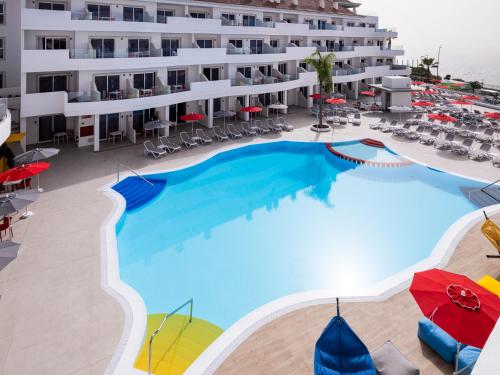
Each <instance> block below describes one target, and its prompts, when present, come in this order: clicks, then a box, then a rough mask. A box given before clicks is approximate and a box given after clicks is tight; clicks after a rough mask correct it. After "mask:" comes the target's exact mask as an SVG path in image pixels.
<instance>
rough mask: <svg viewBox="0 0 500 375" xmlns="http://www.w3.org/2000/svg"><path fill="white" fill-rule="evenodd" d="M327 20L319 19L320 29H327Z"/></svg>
mask: <svg viewBox="0 0 500 375" xmlns="http://www.w3.org/2000/svg"><path fill="white" fill-rule="evenodd" d="M326 24H327V22H326V21H323V20H318V30H326Z"/></svg>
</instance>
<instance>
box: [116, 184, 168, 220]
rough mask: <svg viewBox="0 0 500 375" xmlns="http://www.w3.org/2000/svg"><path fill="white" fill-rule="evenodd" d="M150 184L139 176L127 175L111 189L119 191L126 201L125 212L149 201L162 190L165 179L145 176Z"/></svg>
mask: <svg viewBox="0 0 500 375" xmlns="http://www.w3.org/2000/svg"><path fill="white" fill-rule="evenodd" d="M147 181H149V182H150V183H152V184H153V185H152V186H151V185H150V184H148V183H147V182H146V181H144V179H142V178H140V177H135V176H134V177H127V178H126V179H124V180H122V181H120V182H119V183H117V184H116V185H114V186H113V190H114V191H116V192H117V193H120V194H121V195H122V196H123V198H125V201H126V202H127V208H126V210H127V212H130V211H133V210H135V209H137V208H139V207H142V206H144V205H145V204H146V203H149V202H151V201H152V200H153V199H154V198H156V197H157V196H158V195H160V193H161V192H162V191H163V188H164V187H165V185H166V184H167V181H166V180H162V179H156V178H147Z"/></svg>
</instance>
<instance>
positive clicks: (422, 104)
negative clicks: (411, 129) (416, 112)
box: [412, 101, 436, 107]
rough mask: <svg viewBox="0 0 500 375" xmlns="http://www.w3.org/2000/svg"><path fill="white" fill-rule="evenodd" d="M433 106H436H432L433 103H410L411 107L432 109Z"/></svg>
mask: <svg viewBox="0 0 500 375" xmlns="http://www.w3.org/2000/svg"><path fill="white" fill-rule="evenodd" d="M435 105H436V104H434V103H433V102H425V101H420V102H414V103H412V106H414V107H434V106H435Z"/></svg>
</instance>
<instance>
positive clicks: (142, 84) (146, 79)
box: [134, 73, 156, 90]
mask: <svg viewBox="0 0 500 375" xmlns="http://www.w3.org/2000/svg"><path fill="white" fill-rule="evenodd" d="M155 78H156V74H155V73H138V74H134V88H135V89H150V90H152V89H153V88H154V85H155Z"/></svg>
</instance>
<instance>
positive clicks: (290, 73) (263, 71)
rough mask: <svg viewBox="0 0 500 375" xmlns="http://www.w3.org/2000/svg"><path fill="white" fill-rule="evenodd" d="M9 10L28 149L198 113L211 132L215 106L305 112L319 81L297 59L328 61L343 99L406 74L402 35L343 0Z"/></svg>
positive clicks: (105, 0)
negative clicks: (325, 57)
mask: <svg viewBox="0 0 500 375" xmlns="http://www.w3.org/2000/svg"><path fill="white" fill-rule="evenodd" d="M11 3H14V2H11V1H8V2H5V1H3V2H2V1H0V4H2V5H3V7H4V14H3V17H4V22H5V21H6V25H7V27H8V25H9V23H10V21H11V20H12V21H13V22H12V23H13V24H14V23H15V22H14V21H15V19H14V18H13V17H18V14H20V17H19V18H18V19H20V27H19V30H20V31H18V32H20V33H21V35H20V38H19V37H17V36H16V30H10V31H9V32H8V33H7V35H6V37H5V36H2V37H1V38H0V40H2V43H4V45H6V46H7V53H6V54H4V59H5V61H7V68H8V69H6V68H5V67H4V65H1V64H0V67H2V68H0V72H2V70H3V71H7V76H6V77H5V75H4V77H3V80H4V81H5V80H6V81H7V83H8V84H9V85H11V86H12V87H16V86H18V87H19V90H20V94H21V110H20V117H19V128H20V131H22V132H26V138H25V144H41V143H44V142H52V141H53V140H54V139H56V140H60V138H62V139H63V140H66V139H69V142H76V144H77V145H78V146H79V147H84V146H91V148H92V149H93V150H94V151H99V148H100V143H101V142H103V141H106V140H107V139H109V135H110V134H111V133H113V134H116V132H120V133H121V134H123V136H124V137H125V138H127V139H128V140H129V141H130V142H132V143H135V142H138V141H140V139H141V137H142V133H143V132H144V130H143V126H144V123H145V122H147V121H149V120H150V119H151V118H159V119H161V120H168V121H172V122H178V121H179V117H180V116H182V115H183V114H185V113H190V112H197V113H204V114H206V115H207V118H206V119H205V120H204V123H203V124H204V125H205V126H207V127H208V128H210V127H212V125H213V121H214V120H213V118H214V113H216V112H218V111H220V110H232V111H235V112H238V109H239V108H240V107H241V106H246V105H260V106H263V107H264V108H265V107H266V106H267V105H269V104H270V103H271V102H276V101H279V102H280V103H283V104H286V105H288V106H290V105H293V106H301V107H311V106H312V105H313V103H312V100H311V99H310V98H309V95H310V94H311V93H313V92H314V91H315V85H317V80H316V73H315V72H314V71H312V70H311V69H310V68H309V67H308V66H307V65H306V64H304V62H303V60H304V58H306V57H308V56H310V55H311V54H312V53H313V52H315V51H320V52H322V53H328V52H333V53H334V54H335V66H334V69H333V70H332V75H333V77H334V83H335V92H338V93H342V94H344V95H345V96H346V97H347V98H357V96H358V93H359V92H360V91H362V90H364V89H367V88H368V85H369V84H373V83H380V81H381V78H382V77H383V76H389V75H408V74H409V69H408V68H407V67H406V66H399V65H396V64H395V58H396V57H397V56H401V55H403V53H404V51H403V49H402V48H400V47H395V46H394V45H393V43H392V41H393V39H395V38H396V37H397V33H396V32H394V31H391V30H389V29H383V28H380V27H379V24H378V18H377V17H375V16H364V15H360V14H357V8H358V7H359V5H360V4H357V3H353V2H351V1H349V0H343V1H332V0H209V1H199V0H198V1H178V0H161V1H160V0H146V1H142V0H126V1H120V0H98V1H93V0H20V1H19V2H16V3H20V9H15V8H16V6H12V5H7V8H6V9H5V6H6V4H11ZM9 6H10V7H12V8H13V9H10V8H9ZM18 6H19V5H18ZM5 10H6V11H5ZM10 12H12V13H13V16H11V14H10ZM11 38H12V40H13V41H12V42H11V41H10V39H11ZM17 41H18V42H19V43H18V42H17ZM16 43H18V45H19V46H20V50H19V51H18V53H16V51H15V44H16ZM9 46H12V47H11V48H12V49H13V51H12V57H11V56H9V55H10V51H9ZM0 51H1V48H0ZM17 57H19V58H20V64H19V63H18V62H16V61H15V59H16V58H17ZM12 59H14V62H13V63H10V61H12ZM19 68H20V71H19ZM11 70H12V73H11ZM3 74H5V73H3ZM11 75H12V76H11ZM18 76H19V77H20V80H19V82H18V81H16V79H17V77H18ZM245 115H246V116H248V114H243V113H242V114H241V116H242V118H244V116H245ZM263 115H264V116H266V115H268V113H267V110H264V112H263ZM167 132H168V129H167ZM24 146H25V145H24Z"/></svg>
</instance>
